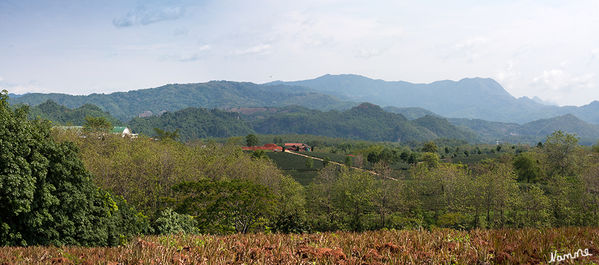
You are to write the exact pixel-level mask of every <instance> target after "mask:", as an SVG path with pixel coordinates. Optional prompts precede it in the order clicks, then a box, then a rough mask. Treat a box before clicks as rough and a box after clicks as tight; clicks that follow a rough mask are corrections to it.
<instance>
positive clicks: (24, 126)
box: [0, 91, 143, 245]
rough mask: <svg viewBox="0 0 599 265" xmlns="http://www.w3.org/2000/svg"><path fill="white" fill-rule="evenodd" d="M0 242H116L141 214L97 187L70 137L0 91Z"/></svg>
mask: <svg viewBox="0 0 599 265" xmlns="http://www.w3.org/2000/svg"><path fill="white" fill-rule="evenodd" d="M0 158H1V159H0V215H1V218H0V245H50V244H51V245H117V244H120V243H122V239H123V238H125V239H126V238H128V237H130V236H131V235H133V234H136V233H138V232H140V231H141V230H142V229H143V228H141V224H140V223H141V222H143V220H142V219H143V218H137V217H136V216H135V214H134V212H135V211H134V210H132V209H131V208H129V207H127V206H126V204H125V203H124V201H121V200H120V199H116V200H115V199H114V198H113V197H112V196H111V195H110V194H109V193H107V192H105V191H102V190H99V189H98V188H97V187H96V186H95V185H94V184H93V182H92V178H91V175H90V174H89V172H88V171H87V170H86V169H85V168H84V166H83V163H81V161H80V160H79V158H78V155H77V148H76V147H75V145H73V144H72V143H68V142H65V143H57V142H55V141H54V140H52V138H50V126H49V123H48V122H44V121H39V120H35V121H28V120H27V113H26V109H23V108H19V109H16V110H14V111H12V110H10V109H9V107H8V103H7V96H6V91H3V92H2V93H0Z"/></svg>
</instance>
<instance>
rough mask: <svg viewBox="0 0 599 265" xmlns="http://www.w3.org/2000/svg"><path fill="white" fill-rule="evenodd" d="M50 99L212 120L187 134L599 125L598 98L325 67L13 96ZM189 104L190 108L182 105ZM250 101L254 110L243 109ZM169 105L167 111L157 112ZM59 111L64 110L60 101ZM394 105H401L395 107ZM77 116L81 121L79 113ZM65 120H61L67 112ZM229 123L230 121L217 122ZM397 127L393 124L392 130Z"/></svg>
mask: <svg viewBox="0 0 599 265" xmlns="http://www.w3.org/2000/svg"><path fill="white" fill-rule="evenodd" d="M49 99H50V100H52V101H55V102H57V103H58V104H60V105H64V106H66V107H69V108H79V107H81V106H83V105H85V104H93V105H97V106H98V107H99V109H93V108H91V109H90V106H89V105H88V106H87V107H85V108H83V109H82V110H86V111H91V110H92V109H93V110H94V112H95V113H101V112H98V111H107V112H109V113H110V114H111V115H113V116H115V117H117V118H118V119H119V120H121V121H123V122H127V121H129V120H131V119H132V118H135V117H138V116H150V117H148V118H137V119H135V120H133V121H131V122H130V123H131V124H134V125H136V126H134V127H139V129H140V130H141V131H143V132H144V133H147V134H151V130H152V128H153V127H152V126H154V125H156V126H157V127H163V128H162V129H175V128H180V129H183V128H187V130H190V131H193V130H191V129H189V128H190V126H191V124H195V125H194V126H200V124H201V123H202V122H203V123H206V122H208V123H209V124H211V125H210V126H209V127H210V128H212V129H210V128H204V129H205V130H203V131H195V132H193V133H191V134H190V136H189V137H190V138H194V137H209V136H230V135H238V134H241V133H242V132H243V133H247V132H249V131H255V132H257V133H264V134H278V133H310V134H317V135H325V136H339V137H348V138H358V139H368V140H383V141H396V140H408V141H420V140H429V139H435V138H452V137H453V138H456V139H467V140H468V141H470V142H475V141H483V142H494V141H495V140H500V141H509V142H531V143H532V142H536V141H540V140H543V138H544V137H545V136H546V135H548V134H550V133H551V132H553V131H554V130H564V131H566V132H570V133H576V134H577V135H579V136H580V137H581V140H582V141H583V142H585V143H594V142H596V140H597V139H599V126H597V125H594V124H599V102H598V101H594V102H592V103H591V104H589V105H585V106H581V107H573V106H569V107H559V106H555V105H550V104H549V103H547V102H543V101H542V100H540V99H538V98H533V99H529V98H519V99H517V98H515V97H513V96H511V95H510V94H509V93H508V92H507V91H506V90H505V89H504V88H503V87H502V86H501V85H500V84H499V83H497V82H496V81H494V80H492V79H484V78H467V79H462V80H460V81H447V80H446V81H438V82H433V83H431V84H413V83H409V82H403V81H393V82H388V81H383V80H374V79H370V78H367V77H363V76H358V75H325V76H321V77H318V78H315V79H310V80H303V81H294V82H281V81H276V82H271V83H267V84H254V83H248V82H230V81H211V82H207V83H195V84H169V85H165V86H161V87H157V88H149V89H142V90H135V91H129V92H118V93H112V94H91V95H87V96H73V95H66V94H41V93H33V94H25V95H11V98H10V102H11V103H12V104H16V103H23V104H29V105H33V106H35V105H38V104H41V103H44V102H46V101H47V100H49ZM361 102H370V103H373V104H376V105H380V106H385V107H384V108H382V109H381V108H380V107H379V106H375V107H372V108H368V109H370V110H371V111H370V112H369V113H370V114H374V113H376V115H375V116H367V115H366V116H364V115H363V114H365V110H364V109H363V110H362V111H361V112H356V108H353V109H351V110H350V108H352V107H355V106H357V105H359V104H360V103H361ZM58 104H55V103H54V104H50V103H48V102H46V103H44V104H43V105H41V106H45V108H50V107H52V108H50V109H58V107H57V106H58ZM286 106H294V107H286ZM360 106H361V107H364V106H374V105H372V104H366V105H365V104H362V105H360ZM264 107H268V108H265V109H266V110H268V111H263V110H262V109H261V108H264ZM186 108H192V109H187V110H186V111H184V112H178V111H179V110H182V109H186ZM198 108H203V110H202V109H198ZM215 108H218V109H222V110H225V109H226V110H229V111H235V112H240V113H242V115H241V117H243V119H244V120H251V122H250V123H245V122H242V123H240V124H236V125H233V123H235V122H232V121H233V120H234V119H235V118H236V117H237V116H230V115H227V114H225V113H221V112H220V111H216V110H207V109H215ZM244 109H245V110H251V112H253V113H252V114H247V113H243V112H244V111H243V110H244ZM330 110H337V111H333V112H331V111H330ZM344 110H348V111H344ZM374 110H376V111H374ZM165 111H166V112H168V113H169V115H167V116H164V117H157V116H158V115H159V114H162V113H164V112H165ZM63 112H66V111H65V110H64V109H63ZM37 113H40V112H37ZM79 113H81V111H79ZM385 113H387V114H385ZM391 113H395V114H393V115H395V116H393V115H391ZM71 115H72V114H71ZM352 115H353V118H352ZM389 115H391V116H389ZM55 116H56V115H55ZM193 116H197V119H196V121H193V120H192V118H191V117H193ZM42 117H43V115H42ZM58 117H59V118H60V117H62V116H58ZM78 117H79V118H78V119H79V120H81V115H80V114H79V115H78ZM257 117H259V118H257ZM237 118H239V117H237ZM445 118H447V120H446V119H445ZM146 119H147V120H146ZM200 121H202V122H200ZM448 121H449V122H448ZM60 122H61V123H64V121H63V120H61V121H60ZM422 122H424V123H425V125H424V126H423V124H421V123H422ZM184 123H186V124H184ZM223 123H224V124H225V125H224V126H221V125H222V124H223ZM376 123H386V124H384V125H379V124H376ZM589 123H594V124H589ZM368 124H370V125H368ZM365 125H366V126H365ZM348 126H349V127H348ZM352 126H353V127H352ZM381 126H382V127H381ZM427 126H429V127H427ZM431 126H432V127H431ZM456 126H457V127H456ZM192 127H193V126H192ZM142 128H143V129H142ZM368 128H376V129H374V130H376V131H377V133H380V134H379V135H376V134H372V133H366V131H365V130H368ZM439 128H442V129H439ZM351 130H353V131H351ZM393 130H395V131H397V133H395V134H393V133H391V132H392V131H393ZM444 130H445V131H444ZM406 135H409V137H406ZM416 135H420V136H416Z"/></svg>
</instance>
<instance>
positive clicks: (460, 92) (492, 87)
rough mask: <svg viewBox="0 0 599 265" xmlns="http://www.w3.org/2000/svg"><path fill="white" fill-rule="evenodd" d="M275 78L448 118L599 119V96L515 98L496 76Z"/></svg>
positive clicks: (350, 98)
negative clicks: (419, 80) (565, 102)
mask: <svg viewBox="0 0 599 265" xmlns="http://www.w3.org/2000/svg"><path fill="white" fill-rule="evenodd" d="M269 84H271V85H283V84H284V85H293V86H302V87H307V88H311V89H313V90H314V91H318V92H321V93H324V94H328V95H333V96H336V97H338V98H340V99H342V100H346V101H354V102H371V103H374V104H378V105H381V106H392V107H399V108H405V107H419V108H424V109H427V110H429V111H432V112H435V113H437V114H440V115H442V116H444V117H448V118H468V119H483V120H489V121H500V122H514V123H526V122H530V121H534V120H538V119H547V118H552V117H555V116H561V115H566V114H572V115H575V116H576V117H578V118H580V119H582V120H584V121H586V122H589V123H594V124H599V101H593V102H592V103H590V104H588V105H585V106H581V107H575V106H565V107H559V106H555V105H547V104H546V103H540V102H539V100H538V99H537V100H533V99H530V98H527V97H522V98H515V97H514V96H512V95H511V94H510V93H508V92H507V91H506V90H505V89H504V88H503V87H502V86H501V85H500V84H499V83H497V82H496V81H495V80H493V79H490V78H465V79H462V80H459V81H450V80H444V81H437V82H433V83H430V84H415V83H410V82H404V81H384V80H376V79H370V78H367V77H364V76H360V75H347V74H346V75H324V76H321V77H318V78H315V79H309V80H302V81H292V82H282V81H275V82H271V83H269Z"/></svg>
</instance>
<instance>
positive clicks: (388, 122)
mask: <svg viewBox="0 0 599 265" xmlns="http://www.w3.org/2000/svg"><path fill="white" fill-rule="evenodd" d="M256 116H259V117H261V118H259V119H257V118H256ZM249 119H251V120H253V121H252V122H251V125H252V127H253V128H254V130H255V131H256V132H257V133H260V134H290V133H297V134H313V135H322V136H329V137H344V138H350V139H363V140H370V141H391V142H420V141H427V140H432V139H437V138H456V139H463V140H467V141H470V142H472V141H475V140H476V136H475V135H474V134H473V133H471V132H468V131H465V130H461V129H458V128H456V127H455V126H453V125H451V124H449V123H448V122H447V121H446V120H444V119H442V118H436V117H432V116H427V117H426V118H423V119H422V120H419V121H410V120H408V119H406V118H405V117H404V116H402V115H400V114H395V113H389V112H385V111H384V110H383V109H381V108H380V107H379V106H377V105H373V104H369V103H363V104H361V105H359V106H357V107H354V108H352V109H350V110H347V111H343V112H340V111H328V112H322V111H318V110H309V109H305V108H301V107H288V108H282V109H280V110H278V111H275V112H272V111H268V112H264V113H254V114H252V115H250V118H249Z"/></svg>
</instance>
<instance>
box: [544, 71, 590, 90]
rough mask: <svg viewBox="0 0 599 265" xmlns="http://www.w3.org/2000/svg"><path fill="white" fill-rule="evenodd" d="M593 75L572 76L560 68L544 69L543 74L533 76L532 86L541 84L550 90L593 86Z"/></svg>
mask: <svg viewBox="0 0 599 265" xmlns="http://www.w3.org/2000/svg"><path fill="white" fill-rule="evenodd" d="M594 79H595V75H594V74H584V75H578V76H574V75H572V74H570V73H567V72H565V71H563V70H561V69H552V70H545V71H543V74H541V75H539V76H537V77H535V78H533V80H532V84H533V85H534V86H542V87H545V88H549V89H551V90H554V91H557V90H570V89H576V88H593V87H594V86H595V82H594V81H595V80H594Z"/></svg>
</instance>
